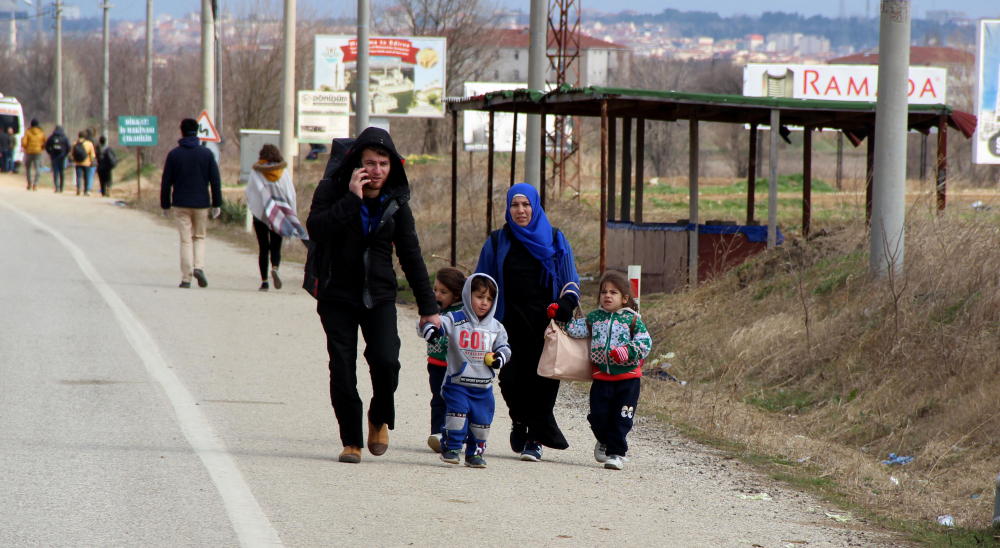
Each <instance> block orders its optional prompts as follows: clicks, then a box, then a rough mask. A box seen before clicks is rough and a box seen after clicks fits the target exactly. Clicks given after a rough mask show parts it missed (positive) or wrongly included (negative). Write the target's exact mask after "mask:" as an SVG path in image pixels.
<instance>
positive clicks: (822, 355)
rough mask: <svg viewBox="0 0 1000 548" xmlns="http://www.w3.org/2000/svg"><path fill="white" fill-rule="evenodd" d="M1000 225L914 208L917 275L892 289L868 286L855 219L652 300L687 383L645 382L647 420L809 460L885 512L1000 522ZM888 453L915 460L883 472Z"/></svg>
mask: <svg viewBox="0 0 1000 548" xmlns="http://www.w3.org/2000/svg"><path fill="white" fill-rule="evenodd" d="M996 221H997V219H996V216H994V215H993V214H991V213H982V214H979V216H970V215H968V214H960V213H958V212H952V213H949V214H948V215H947V216H945V217H944V218H942V219H937V218H934V217H930V216H924V215H922V214H920V213H917V212H915V211H914V210H911V212H910V220H909V224H908V230H907V238H906V266H907V268H906V269H905V271H904V272H902V273H901V274H900V275H899V277H898V278H897V279H896V281H895V283H892V284H890V283H888V280H886V279H873V278H871V277H870V276H869V275H868V273H867V270H868V255H867V249H868V245H867V232H866V230H865V227H864V223H863V222H860V220H859V219H854V220H853V221H851V222H848V223H846V224H844V225H843V226H840V227H829V232H830V234H829V235H827V236H823V237H819V238H816V239H813V240H812V241H809V242H804V241H803V240H801V239H792V240H791V241H790V242H788V243H787V244H786V245H785V246H783V249H779V250H776V251H774V252H772V253H769V254H767V255H763V256H759V257H758V258H757V259H756V260H755V261H753V262H751V263H748V264H746V265H744V266H742V267H740V268H738V269H736V270H734V271H732V272H731V273H729V274H728V275H726V276H724V277H721V278H719V279H717V280H715V281H714V282H712V283H710V284H707V285H705V286H703V287H701V288H700V289H699V290H698V291H696V292H692V293H687V294H681V295H672V296H664V297H662V298H659V299H658V302H656V304H652V305H650V304H647V305H646V307H645V310H644V315H645V319H646V320H647V323H648V324H651V326H652V331H653V337H654V341H656V342H657V343H658V344H657V348H656V349H655V350H654V355H660V354H661V353H664V352H667V351H672V352H675V353H676V354H677V358H676V359H674V360H670V361H672V362H673V363H674V367H673V369H672V370H671V371H672V372H673V374H674V375H676V376H677V377H680V378H682V379H686V380H688V381H689V383H688V385H687V386H686V387H683V388H681V387H679V386H678V385H676V384H673V383H660V382H648V383H647V384H646V390H645V393H644V400H645V403H646V405H647V406H648V408H647V409H651V410H653V411H654V412H658V413H662V414H664V415H665V416H666V417H668V418H669V419H670V420H672V421H676V422H679V423H682V424H686V425H689V426H690V427H693V428H695V429H698V430H700V431H701V432H703V433H705V434H707V435H708V436H711V437H715V438H719V439H723V440H728V441H729V442H732V443H735V444H737V446H738V447H740V448H741V449H742V451H744V452H746V453H747V454H750V453H760V454H767V455H779V456H781V458H784V459H786V460H790V461H796V460H798V459H808V461H806V462H809V463H812V464H813V465H816V466H818V467H819V468H818V469H817V470H818V471H821V472H819V473H821V474H822V475H823V476H824V477H829V478H831V479H833V480H834V481H836V482H837V484H838V485H839V487H840V488H841V489H842V490H843V491H844V493H845V494H846V495H847V496H848V498H849V499H850V500H851V501H852V502H854V503H856V504H858V505H860V506H863V507H866V508H869V509H872V510H875V511H876V512H878V513H880V514H883V515H888V516H892V517H897V518H910V519H934V517H935V516H937V515H940V514H951V515H953V516H954V517H955V520H956V522H957V523H958V524H959V525H962V526H965V527H973V528H974V527H985V526H987V525H989V523H990V520H991V518H992V513H991V508H989V507H988V505H989V503H990V502H991V501H992V498H993V497H992V496H990V495H991V491H992V481H993V478H994V477H995V476H996V473H997V466H996V456H997V455H998V453H1000V447H998V443H1000V420H998V419H1000V386H998V383H996V382H993V380H994V378H995V377H996V375H997V373H998V371H1000V353H998V342H1000V338H998V335H1000V332H998V327H1000V325H998V315H1000V295H998V292H997V290H998V285H1000V252H998V251H997V249H1000V233H998V231H997V229H996V226H997V225H996ZM651 301H653V299H647V301H646V302H647V303H649V302H651ZM807 318H808V321H807ZM890 452H893V453H896V454H901V455H913V456H915V457H916V459H915V460H914V462H913V463H911V464H908V465H905V466H904V467H902V468H900V467H893V468H888V467H886V466H884V465H881V464H879V462H880V461H881V460H883V459H886V458H887V457H888V454H889V453H890ZM890 476H894V477H896V478H897V479H898V480H899V485H896V484H895V483H893V482H892V481H891V480H890ZM977 494H980V495H983V496H981V497H978V498H976V499H973V498H972V496H973V495H977Z"/></svg>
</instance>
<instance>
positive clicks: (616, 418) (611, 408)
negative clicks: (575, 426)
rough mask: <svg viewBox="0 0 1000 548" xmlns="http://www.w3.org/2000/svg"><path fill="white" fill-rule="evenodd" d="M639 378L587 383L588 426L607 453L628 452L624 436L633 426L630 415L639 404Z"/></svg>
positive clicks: (619, 454)
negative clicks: (605, 446) (588, 402)
mask: <svg viewBox="0 0 1000 548" xmlns="http://www.w3.org/2000/svg"><path fill="white" fill-rule="evenodd" d="M639 381H640V379H638V378H635V379H625V380H622V381H600V380H596V379H595V380H594V384H592V385H590V414H589V415H587V420H588V421H590V429H591V430H593V431H594V437H596V438H597V441H598V442H599V443H601V444H604V445H607V446H608V449H607V451H606V453H607V454H608V455H618V456H619V457H624V456H625V453H626V452H628V443H627V442H626V441H625V436H627V435H628V433H629V431H630V430H632V417H633V416H635V407H636V406H637V405H638V404H639Z"/></svg>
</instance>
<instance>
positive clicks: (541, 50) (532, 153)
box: [515, 0, 549, 191]
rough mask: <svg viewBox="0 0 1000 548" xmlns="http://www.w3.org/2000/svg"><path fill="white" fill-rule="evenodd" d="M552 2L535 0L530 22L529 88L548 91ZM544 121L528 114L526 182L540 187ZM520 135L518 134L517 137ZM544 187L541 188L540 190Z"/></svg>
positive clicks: (532, 5) (525, 160)
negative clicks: (549, 32) (547, 69)
mask: <svg viewBox="0 0 1000 548" xmlns="http://www.w3.org/2000/svg"><path fill="white" fill-rule="evenodd" d="M548 18H549V5H548V2H547V1H546V0H531V14H530V16H529V24H528V89H532V90H535V91H541V92H544V91H545V68H546V67H547V66H548V64H549V58H548V55H546V49H547V46H548V44H547V38H548ZM542 124H543V121H542V118H541V116H539V115H537V114H529V115H528V127H527V128H525V133H524V138H525V139H526V140H527V142H526V143H525V144H524V146H525V149H524V182H526V183H528V184H529V185H531V186H533V187H535V188H536V189H537V188H538V186H539V184H540V180H541V173H540V169H541V167H542V155H543V154H544V153H545V151H543V150H542V139H541V138H542V131H544V130H543V127H542ZM515 137H516V136H515ZM540 190H541V189H539V191H540Z"/></svg>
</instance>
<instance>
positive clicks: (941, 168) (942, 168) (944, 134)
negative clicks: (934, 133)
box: [936, 114, 948, 214]
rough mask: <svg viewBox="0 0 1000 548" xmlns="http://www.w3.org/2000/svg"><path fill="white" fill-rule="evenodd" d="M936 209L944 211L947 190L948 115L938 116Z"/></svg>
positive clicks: (939, 211)
mask: <svg viewBox="0 0 1000 548" xmlns="http://www.w3.org/2000/svg"><path fill="white" fill-rule="evenodd" d="M936 187H937V210H938V213H939V214H940V213H944V207H945V202H946V200H947V195H946V193H947V190H948V188H947V187H948V115H947V114H942V115H941V117H940V118H938V138H937V185H936Z"/></svg>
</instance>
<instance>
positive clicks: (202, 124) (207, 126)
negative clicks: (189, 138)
mask: <svg viewBox="0 0 1000 548" xmlns="http://www.w3.org/2000/svg"><path fill="white" fill-rule="evenodd" d="M198 138H199V139H201V140H202V141H212V142H213V143H218V142H219V141H222V138H221V137H219V132H218V131H216V130H215V124H213V123H212V119H211V118H209V117H208V112H205V111H204V110H203V111H201V116H199V117H198Z"/></svg>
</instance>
